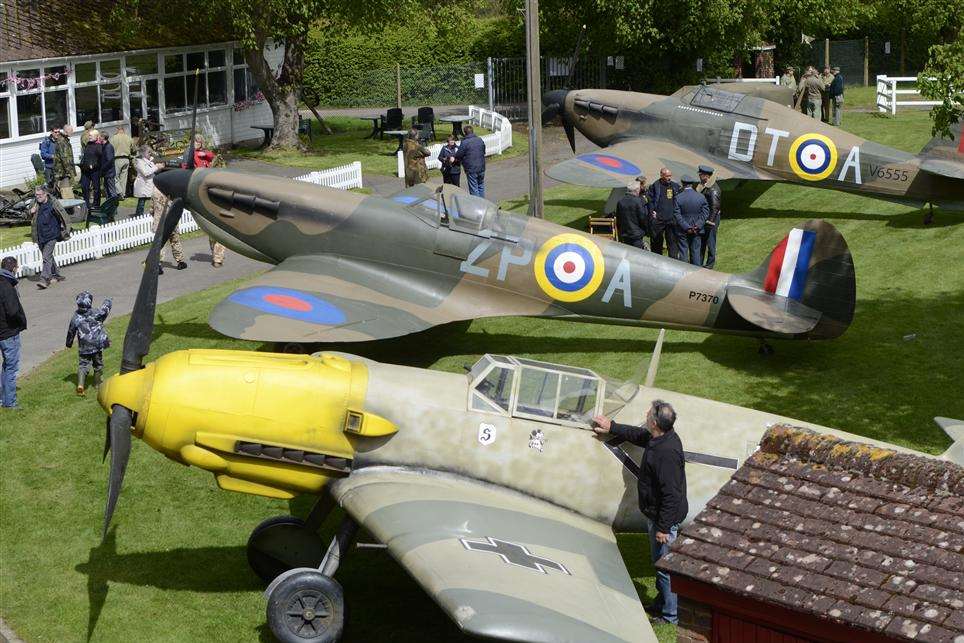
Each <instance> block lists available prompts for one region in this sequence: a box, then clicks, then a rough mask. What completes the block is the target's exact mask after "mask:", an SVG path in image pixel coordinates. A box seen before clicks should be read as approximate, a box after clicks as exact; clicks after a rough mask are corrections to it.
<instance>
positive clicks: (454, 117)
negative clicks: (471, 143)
mask: <svg viewBox="0 0 964 643" xmlns="http://www.w3.org/2000/svg"><path fill="white" fill-rule="evenodd" d="M437 120H440V121H442V122H443V123H451V124H452V136H454V137H455V138H456V139H459V138H462V137H463V136H465V132H463V131H462V123H464V122H465V121H470V120H472V116H470V115H469V114H450V115H449V116H440V117H439V118H438V119H437Z"/></svg>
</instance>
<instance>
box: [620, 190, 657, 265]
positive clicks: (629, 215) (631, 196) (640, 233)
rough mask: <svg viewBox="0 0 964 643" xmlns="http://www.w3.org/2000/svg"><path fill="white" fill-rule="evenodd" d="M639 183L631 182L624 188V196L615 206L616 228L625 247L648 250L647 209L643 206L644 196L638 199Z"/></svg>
mask: <svg viewBox="0 0 964 643" xmlns="http://www.w3.org/2000/svg"><path fill="white" fill-rule="evenodd" d="M641 187H642V186H641V185H640V184H639V181H633V182H632V183H630V184H629V185H628V186H627V187H626V194H624V195H623V197H622V198H621V199H620V200H619V202H618V203H617V204H616V228H617V230H619V240H620V241H621V242H623V243H625V244H627V245H630V246H633V247H636V248H639V249H640V250H649V248H648V247H647V246H646V233H647V232H648V230H649V208H647V207H646V206H645V205H644V204H645V203H647V201H644V200H643V199H646V195H642V198H640V193H639V192H640V188H641Z"/></svg>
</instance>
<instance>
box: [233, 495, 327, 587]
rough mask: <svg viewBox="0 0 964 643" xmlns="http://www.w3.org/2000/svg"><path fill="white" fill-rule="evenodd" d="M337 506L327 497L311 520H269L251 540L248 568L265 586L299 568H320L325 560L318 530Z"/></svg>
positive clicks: (263, 523)
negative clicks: (281, 575) (285, 573)
mask: <svg viewBox="0 0 964 643" xmlns="http://www.w3.org/2000/svg"><path fill="white" fill-rule="evenodd" d="M334 506H335V501H334V500H333V499H332V498H331V496H330V495H327V494H326V495H323V496H322V497H320V498H319V499H318V501H317V502H316V503H315V506H314V507H312V509H311V513H309V514H308V520H307V521H305V520H302V519H301V518H295V517H294V516H276V517H274V518H268V519H267V520H265V521H264V522H262V523H261V524H260V525H258V526H257V527H255V528H254V531H252V532H251V536H249V537H248V565H250V566H251V569H252V570H253V571H254V573H255V574H257V575H258V577H259V578H260V579H261V580H263V581H264V582H265V583H270V582H271V581H273V580H274V579H275V578H277V577H278V575H280V574H282V573H284V572H286V571H288V570H289V569H295V568H298V567H312V568H317V567H318V566H319V565H321V563H322V561H323V560H324V557H325V545H324V543H323V542H322V540H321V538H320V537H319V536H318V529H319V527H321V523H323V522H324V521H325V518H327V517H328V514H330V513H331V510H332V509H333V508H334Z"/></svg>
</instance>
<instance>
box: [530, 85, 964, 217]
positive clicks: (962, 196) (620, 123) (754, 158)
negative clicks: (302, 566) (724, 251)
mask: <svg viewBox="0 0 964 643" xmlns="http://www.w3.org/2000/svg"><path fill="white" fill-rule="evenodd" d="M723 87H724V86H720V85H712V86H710V85H699V86H688V87H683V88H682V89H680V90H679V91H677V92H676V93H675V94H673V95H672V96H660V95H656V94H642V93H636V92H625V91H615V90H604V89H580V90H574V91H565V90H559V91H554V92H550V93H549V94H547V95H546V97H545V99H544V103H545V110H544V112H543V120H544V121H546V122H549V121H552V120H554V119H555V118H556V117H559V118H561V119H562V124H563V126H564V127H565V129H566V134H567V136H568V137H569V142H570V144H571V145H572V147H573V151H575V142H574V138H573V137H574V135H575V130H579V131H580V132H581V133H582V134H583V135H584V136H585V137H586V138H588V139H589V140H590V141H592V142H593V143H595V144H596V145H599V146H600V147H602V148H603V149H602V150H600V151H598V152H590V153H586V154H580V155H578V156H575V157H574V158H572V159H569V160H566V161H563V162H561V163H559V164H557V165H555V166H553V167H551V168H549V170H548V171H547V173H548V175H549V176H551V177H552V178H554V179H557V180H559V181H564V182H566V183H574V184H577V185H587V186H593V187H608V188H620V187H624V186H625V185H626V182H627V181H628V180H630V179H633V178H635V177H636V176H638V175H640V174H645V175H646V176H647V177H649V178H650V180H655V179H656V178H658V176H659V174H658V172H659V169H660V168H661V167H667V168H669V169H670V170H672V171H673V172H674V174H676V175H677V176H678V175H681V174H683V173H692V172H694V171H695V168H696V167H697V165H699V164H706V165H710V166H712V167H714V168H715V170H716V172H715V174H714V176H715V178H716V180H718V181H719V180H722V181H725V180H728V179H737V180H751V181H780V182H788V183H797V184H800V185H809V186H813V187H820V188H828V189H832V190H843V191H847V192H854V193H857V194H863V195H866V196H873V197H876V198H881V199H887V200H891V201H897V202H901V203H907V204H911V205H915V206H917V207H922V206H923V205H924V204H926V203H929V204H932V205H938V206H940V207H943V208H947V209H951V210H959V211H964V142H962V141H964V124H962V130H961V136H960V137H959V140H958V141H956V142H951V141H949V140H945V139H934V140H933V141H931V143H930V144H928V146H927V147H925V149H924V151H923V152H922V153H921V154H920V155H918V156H915V155H913V154H908V153H907V152H902V151H900V150H896V149H893V148H890V147H887V146H885V145H881V144H879V143H875V142H873V141H868V140H866V139H863V138H861V137H859V136H856V135H854V134H851V133H849V132H846V131H844V130H842V129H839V128H837V127H833V126H832V125H828V124H825V123H821V122H820V121H818V120H815V119H813V118H810V117H809V116H806V115H805V114H801V113H800V112H799V111H796V110H793V109H790V108H788V107H786V106H784V105H780V104H777V103H775V102H773V101H770V100H765V99H764V98H760V97H758V96H751V95H746V94H743V93H736V92H733V91H729V90H728V89H724V88H723Z"/></svg>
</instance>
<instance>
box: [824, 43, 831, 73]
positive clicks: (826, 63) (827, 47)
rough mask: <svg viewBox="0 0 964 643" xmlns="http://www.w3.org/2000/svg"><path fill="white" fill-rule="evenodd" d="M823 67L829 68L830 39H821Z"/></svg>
mask: <svg viewBox="0 0 964 643" xmlns="http://www.w3.org/2000/svg"><path fill="white" fill-rule="evenodd" d="M823 66H824V67H829V66H830V38H824V39H823Z"/></svg>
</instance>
